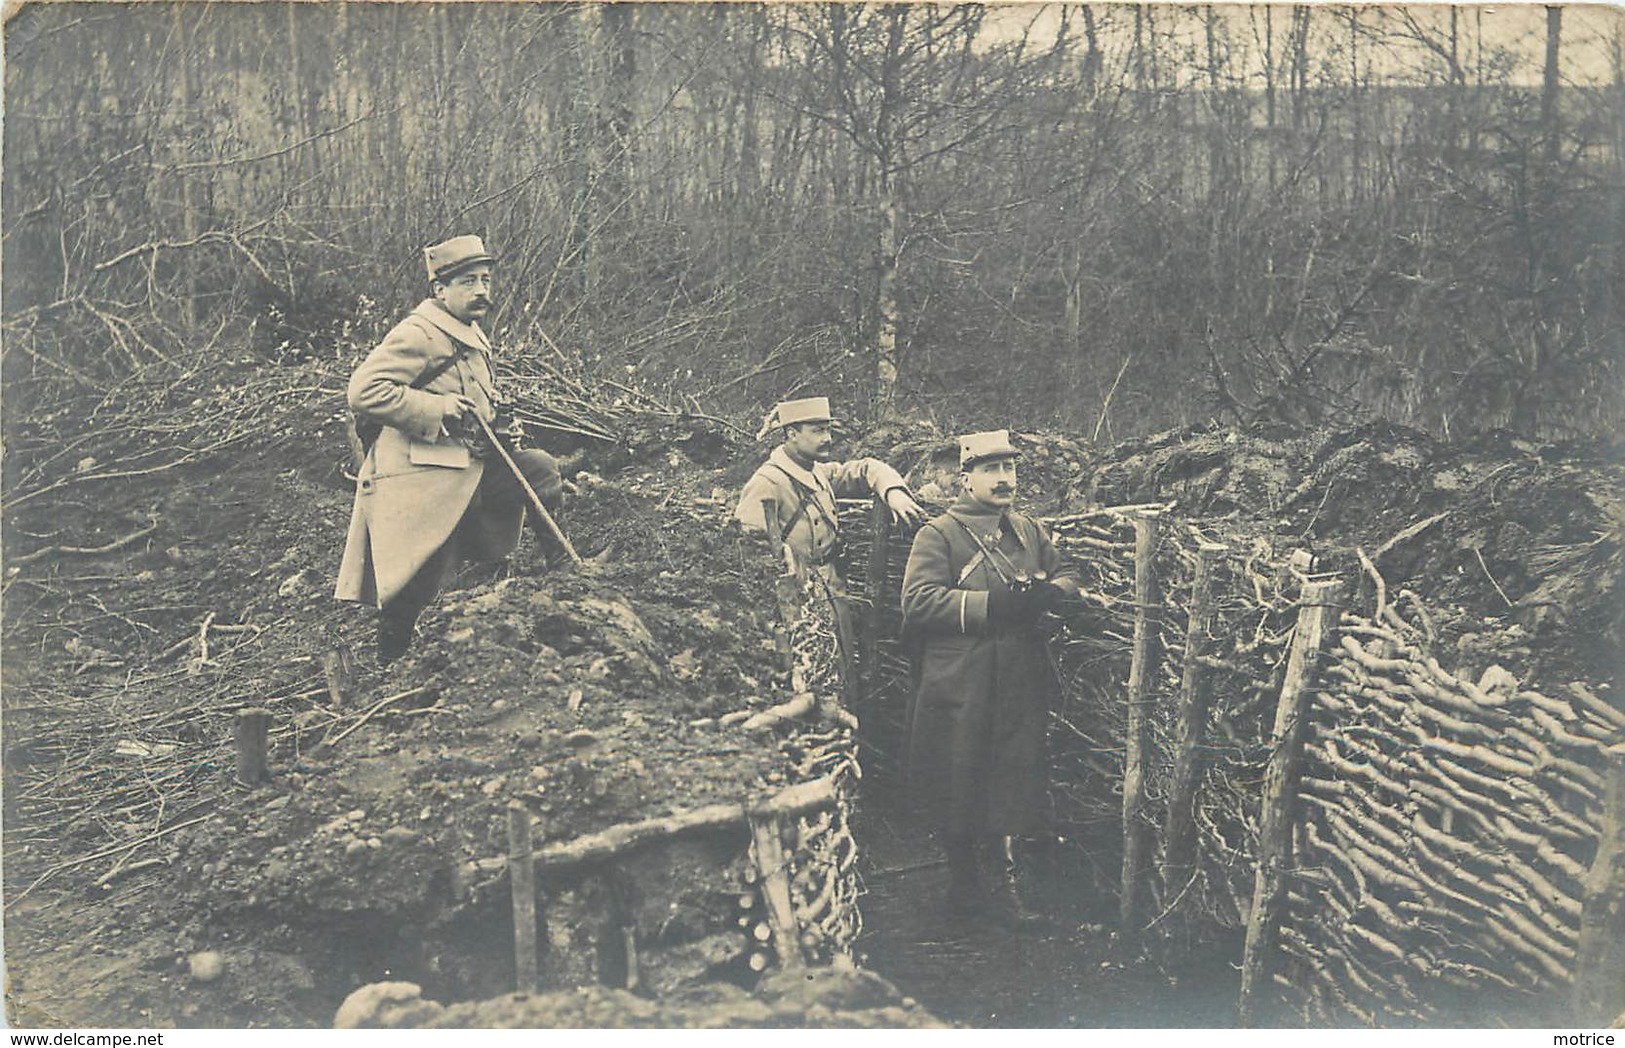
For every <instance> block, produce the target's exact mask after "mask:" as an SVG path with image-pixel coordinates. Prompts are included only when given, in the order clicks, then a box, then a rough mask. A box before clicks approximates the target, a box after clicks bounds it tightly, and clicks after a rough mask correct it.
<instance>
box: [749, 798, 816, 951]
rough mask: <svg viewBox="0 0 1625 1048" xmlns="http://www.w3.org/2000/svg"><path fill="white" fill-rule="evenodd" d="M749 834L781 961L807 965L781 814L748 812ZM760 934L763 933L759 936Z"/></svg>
mask: <svg viewBox="0 0 1625 1048" xmlns="http://www.w3.org/2000/svg"><path fill="white" fill-rule="evenodd" d="M748 814H749V818H750V835H751V840H752V842H753V843H754V844H755V850H756V871H757V873H758V875H759V876H760V877H761V883H762V902H763V904H764V906H765V908H766V910H767V926H768V928H769V929H771V931H772V938H773V946H774V950H775V952H777V953H778V955H779V964H780V965H781V966H782V967H784V968H786V969H797V968H803V967H805V966H806V965H805V962H804V961H803V959H802V956H801V929H800V928H799V927H798V926H797V922H796V909H795V904H794V903H793V902H792V901H791V899H790V871H789V869H788V864H789V858H788V856H786V855H785V852H784V837H783V836H782V834H781V831H780V829H779V816H778V815H776V814H773V813H771V812H761V811H752V812H749V813H748ZM757 937H758V938H760V937H761V936H760V934H758V936H757Z"/></svg>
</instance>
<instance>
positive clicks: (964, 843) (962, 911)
mask: <svg viewBox="0 0 1625 1048" xmlns="http://www.w3.org/2000/svg"><path fill="white" fill-rule="evenodd" d="M945 847H946V850H947V852H948V896H947V906H946V909H947V910H948V912H949V913H950V914H952V915H954V916H956V917H968V916H974V915H976V914H977V913H980V912H982V911H983V910H984V909H985V908H986V907H987V903H988V894H987V888H986V886H985V885H984V884H983V883H982V877H981V874H980V873H979V871H978V870H977V862H976V844H975V842H974V841H973V840H972V839H971V838H968V837H949V838H948V839H947V841H946V843H945Z"/></svg>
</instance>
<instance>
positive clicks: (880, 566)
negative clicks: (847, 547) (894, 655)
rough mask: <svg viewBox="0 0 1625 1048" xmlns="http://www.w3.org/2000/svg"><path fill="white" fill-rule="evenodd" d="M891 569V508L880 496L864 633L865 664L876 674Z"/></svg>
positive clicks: (873, 521)
mask: <svg viewBox="0 0 1625 1048" xmlns="http://www.w3.org/2000/svg"><path fill="white" fill-rule="evenodd" d="M890 568H891V507H889V506H887V505H886V500H885V499H884V498H882V497H881V496H879V495H876V496H875V500H874V505H873V506H872V507H871V508H870V510H869V563H868V565H867V571H866V572H865V577H864V587H863V595H864V596H865V597H868V598H869V622H868V627H869V628H868V629H866V630H864V631H863V664H864V667H865V668H866V669H867V670H868V671H869V672H870V673H873V672H874V666H875V661H876V658H877V653H878V652H879V650H880V627H881V624H882V623H883V622H884V621H885V611H884V609H885V607H886V600H887V593H886V579H887V577H888V576H889V575H890V573H891V572H890Z"/></svg>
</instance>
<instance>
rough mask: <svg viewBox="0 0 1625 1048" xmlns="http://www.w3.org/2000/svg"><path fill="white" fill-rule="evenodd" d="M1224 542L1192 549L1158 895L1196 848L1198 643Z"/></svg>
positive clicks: (1200, 707)
mask: <svg viewBox="0 0 1625 1048" xmlns="http://www.w3.org/2000/svg"><path fill="white" fill-rule="evenodd" d="M1225 549H1226V547H1224V546H1222V545H1216V544H1214V543H1208V542H1204V543H1202V545H1201V546H1200V547H1199V548H1198V549H1197V552H1196V578H1195V579H1194V580H1193V581H1192V584H1191V611H1190V621H1189V622H1188V623H1187V625H1186V628H1185V668H1184V674H1183V676H1182V677H1181V679H1180V682H1179V725H1178V728H1177V730H1176V734H1175V745H1176V746H1177V747H1178V749H1177V750H1176V751H1175V756H1174V773H1173V781H1172V782H1171V783H1170V784H1169V787H1168V817H1167V822H1166V823H1165V825H1164V828H1163V870H1162V877H1163V881H1162V883H1163V889H1164V891H1163V897H1164V898H1169V899H1171V898H1173V897H1174V894H1175V893H1177V892H1178V891H1179V890H1180V888H1181V886H1183V885H1184V884H1185V882H1186V881H1187V880H1188V879H1189V878H1190V875H1191V872H1192V870H1191V867H1192V866H1193V865H1194V862H1195V851H1196V847H1195V845H1196V814H1195V804H1196V783H1197V780H1198V779H1199V778H1200V777H1201V775H1202V764H1201V750H1202V729H1203V727H1204V726H1205V725H1206V723H1207V709H1208V696H1207V693H1206V692H1205V690H1204V689H1203V688H1202V671H1203V669H1204V668H1205V665H1206V664H1205V663H1204V662H1203V661H1202V658H1201V653H1202V645H1203V643H1204V642H1205V641H1206V639H1207V633H1208V628H1209V626H1210V625H1211V624H1212V620H1213V565H1214V562H1215V561H1217V560H1218V558H1219V555H1220V554H1222V553H1224V552H1225Z"/></svg>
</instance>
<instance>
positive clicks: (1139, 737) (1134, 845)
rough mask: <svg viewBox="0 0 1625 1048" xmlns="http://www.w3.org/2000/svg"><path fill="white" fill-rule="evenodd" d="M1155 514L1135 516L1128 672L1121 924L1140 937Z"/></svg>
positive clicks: (1153, 671)
mask: <svg viewBox="0 0 1625 1048" xmlns="http://www.w3.org/2000/svg"><path fill="white" fill-rule="evenodd" d="M1158 523H1159V522H1158V519H1157V517H1156V515H1155V514H1152V513H1141V514H1136V515H1135V517H1134V644H1133V649H1132V658H1131V661H1130V663H1129V673H1128V726H1127V728H1126V730H1125V732H1124V750H1123V888H1122V895H1121V897H1120V898H1119V900H1118V904H1119V911H1118V923H1119V925H1120V926H1121V931H1122V934H1123V935H1124V936H1132V935H1134V934H1136V929H1137V928H1138V922H1139V910H1140V883H1141V881H1143V880H1144V879H1145V867H1146V862H1145V858H1146V853H1147V843H1148V842H1147V840H1146V838H1147V833H1146V830H1147V827H1146V825H1145V815H1144V813H1145V764H1146V746H1147V742H1148V739H1147V736H1148V732H1147V730H1146V729H1147V727H1148V726H1149V724H1150V719H1149V718H1148V717H1147V713H1148V712H1149V711H1148V710H1147V704H1148V703H1150V701H1151V698H1150V696H1151V685H1152V682H1153V681H1155V680H1156V679H1157V656H1158V652H1157V635H1156V620H1155V619H1153V618H1152V617H1151V611H1152V608H1153V607H1155V605H1156V603H1157V599H1158V594H1157V573H1156V563H1155V561H1156V555H1157V531H1158Z"/></svg>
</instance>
